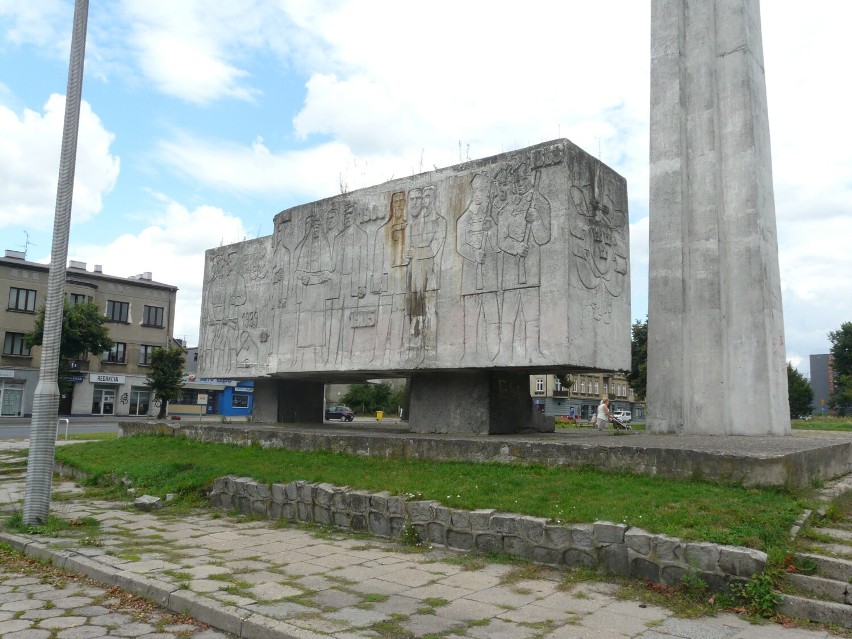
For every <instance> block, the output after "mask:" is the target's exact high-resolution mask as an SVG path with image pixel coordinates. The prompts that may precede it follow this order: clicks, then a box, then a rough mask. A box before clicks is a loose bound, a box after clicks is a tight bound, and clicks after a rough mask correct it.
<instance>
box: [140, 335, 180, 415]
mask: <svg viewBox="0 0 852 639" xmlns="http://www.w3.org/2000/svg"><path fill="white" fill-rule="evenodd" d="M183 364H184V353H183V349H182V348H181V347H180V346H169V347H167V348H155V349H154V352H153V353H151V364H150V366H149V367H148V379H147V381H146V382H145V385H146V386H147V387H148V388H150V389H151V392H152V393H154V397H156V398H157V399H158V400H160V412H159V414H158V415H157V419H163V418H164V417H165V416H166V405H167V403H168V402H170V401H172V400H174V399H177V398H178V397H179V396H180V392H181V389H182V388H183Z"/></svg>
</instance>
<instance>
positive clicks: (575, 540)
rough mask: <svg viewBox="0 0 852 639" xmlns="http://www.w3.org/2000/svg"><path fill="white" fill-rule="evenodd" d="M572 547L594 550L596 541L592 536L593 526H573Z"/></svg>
mask: <svg viewBox="0 0 852 639" xmlns="http://www.w3.org/2000/svg"><path fill="white" fill-rule="evenodd" d="M571 546H573V547H574V548H580V549H587V550H592V549H594V547H595V539H594V535H593V534H592V524H573V525H572V526H571Z"/></svg>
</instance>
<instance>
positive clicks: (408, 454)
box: [119, 422, 852, 487]
mask: <svg viewBox="0 0 852 639" xmlns="http://www.w3.org/2000/svg"><path fill="white" fill-rule="evenodd" d="M119 426H120V429H121V433H122V435H123V436H127V435H134V434H144V433H149V432H162V429H161V427H162V424H156V423H154V424H149V423H144V422H143V423H135V422H123V423H121V424H119ZM169 427H170V429H171V432H172V433H173V434H174V436H176V437H186V438H188V439H193V440H197V441H205V442H228V443H245V444H248V443H251V442H258V443H260V444H262V445H263V446H264V447H267V448H285V449H288V450H303V451H311V450H331V451H335V452H344V453H349V454H353V455H362V456H366V455H370V456H374V457H382V458H388V457H396V458H402V459H432V460H439V461H458V460H467V461H474V462H486V461H500V462H511V463H524V464H545V465H550V466H571V467H578V466H588V465H592V466H595V467H597V468H600V469H602V470H617V471H629V472H633V473H637V474H642V475H652V476H660V477H668V478H672V479H689V478H700V479H704V480H707V481H714V482H724V483H736V484H742V485H745V486H784V485H788V486H796V487H798V486H810V485H812V484H813V482H816V481H824V480H827V479H831V478H833V477H839V476H841V475H845V474H847V473H850V472H852V439H850V438H849V437H843V436H838V437H837V438H836V439H833V438H823V437H809V436H789V437H773V436H763V437H738V436H725V437H719V436H709V435H682V436H676V435H659V434H650V433H646V432H643V431H630V432H622V434H620V436H616V435H614V434H613V433H606V432H587V431H575V430H571V431H559V432H554V433H524V434H508V435H505V434H504V435H476V434H472V435H459V434H452V435H449V434H436V433H431V434H421V433H412V432H410V430H409V429H408V428H407V425H404V423H400V422H396V423H388V424H378V423H372V422H353V423H352V424H351V425H346V426H343V425H340V426H338V425H334V426H332V425H317V426H265V425H259V424H211V423H209V422H208V423H204V422H200V423H196V424H192V423H181V424H179V425H170V426H169ZM158 429H159V430H158Z"/></svg>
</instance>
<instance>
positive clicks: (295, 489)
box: [284, 481, 303, 501]
mask: <svg viewBox="0 0 852 639" xmlns="http://www.w3.org/2000/svg"><path fill="white" fill-rule="evenodd" d="M302 483H303V482H300V481H291V482H289V483H288V484H285V486H284V495H285V496H286V498H287V501H296V500H298V499H299V486H300V485H301V484H302Z"/></svg>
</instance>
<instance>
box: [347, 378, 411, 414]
mask: <svg viewBox="0 0 852 639" xmlns="http://www.w3.org/2000/svg"><path fill="white" fill-rule="evenodd" d="M404 394H405V389H404V388H400V389H399V390H398V391H396V392H394V390H393V388H391V385H390V384H385V383H384V382H382V383H380V384H352V385H350V386H349V390H348V391H346V394H345V395H344V396H343V397H342V398H341V401H342V402H343V403H344V404H346V405H347V406H349V407H350V408H351V409H352V410H354V411H356V412H362V413H374V412H375V411H377V410H381V411H385V412H387V413H395V412H396V411H397V410H398V409H399V407H400V406H401V405H402V402H403V396H404Z"/></svg>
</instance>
